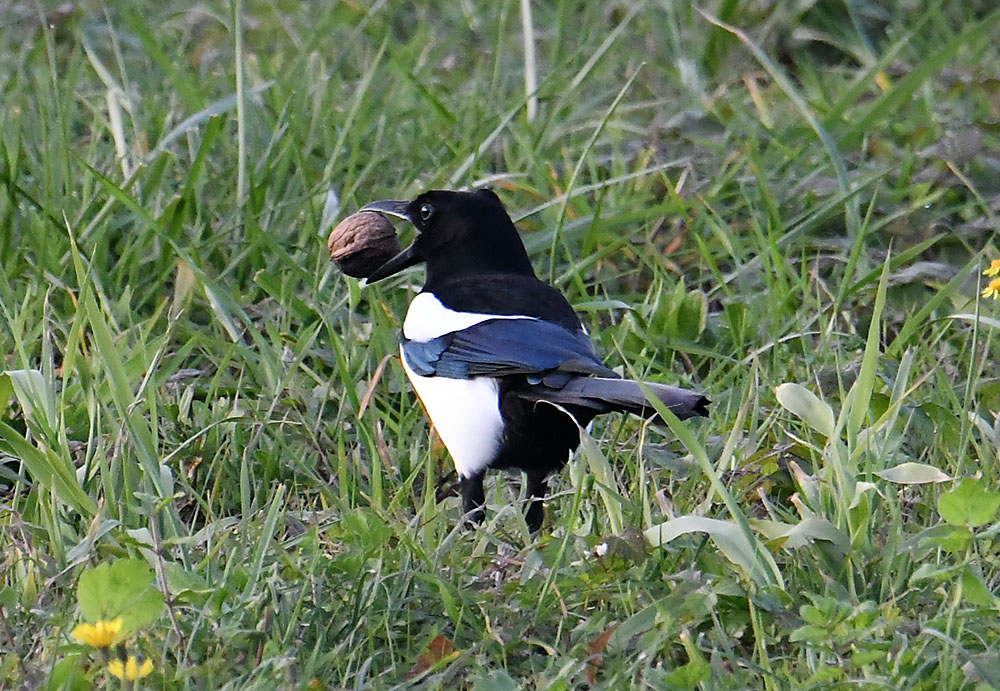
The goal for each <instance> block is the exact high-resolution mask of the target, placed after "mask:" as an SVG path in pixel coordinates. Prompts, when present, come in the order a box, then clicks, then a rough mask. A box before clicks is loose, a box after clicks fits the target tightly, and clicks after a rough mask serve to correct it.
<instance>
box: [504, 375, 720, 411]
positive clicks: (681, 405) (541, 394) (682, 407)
mask: <svg viewBox="0 0 1000 691" xmlns="http://www.w3.org/2000/svg"><path fill="white" fill-rule="evenodd" d="M644 384H645V385H646V387H647V388H648V389H649V390H650V391H651V392H652V393H653V395H654V396H656V397H657V398H658V399H660V401H662V402H663V404H664V405H665V406H667V408H669V409H670V412H672V413H673V414H674V415H676V416H677V417H679V418H681V419H682V420H683V419H684V418H689V417H695V416H707V415H708V408H707V406H708V404H709V402H710V401H709V400H708V398H706V397H705V396H703V395H701V394H700V393H698V392H696V391H690V390H688V389H681V388H678V387H676V386H667V385H666V384H654V383H653V382H644ZM521 395H522V396H523V397H524V398H527V399H529V400H534V401H548V402H550V403H557V404H560V405H574V406H583V407H584V408H589V409H591V410H594V411H595V413H609V412H611V411H616V410H618V411H624V412H627V413H632V414H633V415H639V416H642V417H653V416H654V415H656V410H655V409H654V408H653V406H652V405H651V404H650V402H649V401H648V400H647V399H646V394H645V392H644V391H643V390H642V388H641V387H640V386H639V382H637V381H634V380H632V379H611V378H608V377H573V378H571V379H570V380H569V381H568V382H566V384H565V385H564V386H562V387H560V388H550V387H547V386H537V387H531V388H530V389H528V390H527V391H526V392H524V393H522V394H521Z"/></svg>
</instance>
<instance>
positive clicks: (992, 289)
mask: <svg viewBox="0 0 1000 691" xmlns="http://www.w3.org/2000/svg"><path fill="white" fill-rule="evenodd" d="M983 297H984V298H994V299H996V300H1000V278H994V279H993V280H992V281H990V282H989V284H988V285H987V286H986V289H985V290H984V291H983Z"/></svg>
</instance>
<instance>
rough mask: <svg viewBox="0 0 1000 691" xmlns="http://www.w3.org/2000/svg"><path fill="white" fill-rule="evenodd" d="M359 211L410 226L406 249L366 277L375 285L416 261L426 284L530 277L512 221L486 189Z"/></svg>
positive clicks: (442, 193)
mask: <svg viewBox="0 0 1000 691" xmlns="http://www.w3.org/2000/svg"><path fill="white" fill-rule="evenodd" d="M361 211H377V212H379V213H381V214H385V215H387V216H395V217H396V218H402V219H405V220H407V221H409V222H410V223H412V224H413V227H414V228H415V229H416V236H415V237H414V239H413V242H412V243H411V244H410V246H409V247H407V248H406V249H404V250H403V251H402V252H400V253H399V254H397V255H396V256H395V257H393V258H392V259H390V260H389V261H387V262H386V263H385V264H383V265H382V266H380V267H379V268H378V269H376V270H375V272H374V273H372V274H371V275H370V276H369V277H368V279H367V282H368V283H374V282H375V281H380V280H382V279H383V278H388V277H389V276H392V275H394V274H397V273H399V272H400V271H402V270H403V269H406V268H407V267H410V266H414V265H416V264H419V263H421V262H423V263H425V264H426V265H427V283H428V284H430V283H432V282H434V281H435V280H442V279H446V278H453V277H457V276H460V275H462V274H470V273H512V274H521V275H525V274H527V275H529V276H533V275H534V270H533V269H532V267H531V262H530V261H529V259H528V253H527V252H526V251H525V249H524V244H523V243H522V242H521V238H520V236H519V235H518V234H517V229H516V228H515V227H514V223H513V221H511V220H510V216H508V215H507V212H506V211H505V210H504V208H503V204H501V203H500V199H499V198H498V197H497V196H496V195H495V194H494V193H493V192H492V191H490V190H486V189H481V190H475V191H473V192H452V191H447V190H431V191H429V192H424V193H423V194H421V195H420V196H418V197H417V198H416V199H413V200H412V201H392V200H387V201H380V202H372V203H371V204H366V205H365V206H364V207H363V208H362V209H361Z"/></svg>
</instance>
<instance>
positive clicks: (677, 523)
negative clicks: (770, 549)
mask: <svg viewBox="0 0 1000 691" xmlns="http://www.w3.org/2000/svg"><path fill="white" fill-rule="evenodd" d="M690 533H707V534H708V535H709V536H710V537H711V538H712V540H713V541H714V542H715V544H716V546H717V547H718V548H719V551H720V552H722V554H723V555H725V557H726V558H727V559H729V561H731V562H733V563H734V564H736V565H737V566H739V567H740V568H742V569H743V570H744V571H745V572H746V574H747V575H748V576H749V577H750V578H751V579H752V580H753V581H755V582H757V583H767V582H769V581H770V580H771V575H770V573H768V572H767V571H766V570H765V569H764V567H763V565H762V564H761V559H760V552H759V550H755V549H754V545H753V544H751V543H750V541H749V540H748V539H747V536H746V535H745V534H744V533H743V531H742V530H741V529H740V527H739V526H738V525H736V524H735V523H732V522H730V521H723V520H719V519H718V518H706V517H704V516H681V517H680V518H675V519H673V520H670V521H666V522H665V523H660V524H659V525H654V526H653V527H652V528H649V529H648V530H646V531H645V532H644V533H643V534H644V535H645V536H646V539H647V540H649V543H650V544H651V545H653V546H654V547H659V546H661V545H665V544H666V543H668V542H670V541H672V540H675V539H677V538H678V537H680V536H681V535H688V534H690ZM765 559H767V560H768V561H769V562H771V563H773V558H771V555H770V554H767V555H766V557H765ZM775 568H777V566H776V565H775Z"/></svg>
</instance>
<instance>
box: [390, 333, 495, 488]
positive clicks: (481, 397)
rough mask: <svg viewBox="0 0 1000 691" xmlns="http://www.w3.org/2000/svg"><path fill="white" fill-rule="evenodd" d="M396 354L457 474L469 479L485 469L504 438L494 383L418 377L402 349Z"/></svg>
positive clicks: (487, 378)
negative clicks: (400, 359)
mask: <svg viewBox="0 0 1000 691" xmlns="http://www.w3.org/2000/svg"><path fill="white" fill-rule="evenodd" d="M399 354H400V356H401V357H402V360H403V369H404V370H406V376H407V377H408V378H409V380H410V383H411V384H413V388H414V389H415V390H416V392H417V395H418V396H419V397H420V400H421V401H422V402H423V404H424V407H425V408H426V409H427V415H428V416H429V417H430V419H431V422H432V423H433V424H434V429H435V430H437V433H438V436H440V437H441V441H443V442H444V445H445V446H446V447H448V453H450V454H451V458H452V460H453V461H454V462H455V469H456V470H457V471H458V474H459V475H460V476H462V477H469V476H470V475H475V474H476V473H477V472H479V471H481V470H483V469H484V468H486V466H487V465H489V462H490V461H491V460H493V457H494V456H495V455H496V452H497V449H498V448H499V446H500V440H501V437H502V435H503V419H502V418H501V417H500V407H499V398H498V395H497V392H498V389H499V386H498V384H497V381H496V380H495V379H491V378H489V377H476V378H475V379H447V378H445V377H421V376H420V375H418V374H417V373H416V372H414V371H413V370H412V369H410V367H409V365H407V364H406V356H405V355H404V354H403V349H402V348H400V351H399Z"/></svg>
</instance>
